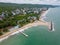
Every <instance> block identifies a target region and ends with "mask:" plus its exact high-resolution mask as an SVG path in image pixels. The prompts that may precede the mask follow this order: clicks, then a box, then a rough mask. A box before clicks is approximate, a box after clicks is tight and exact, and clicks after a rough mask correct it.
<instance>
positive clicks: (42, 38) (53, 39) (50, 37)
mask: <svg viewBox="0 0 60 45" xmlns="http://www.w3.org/2000/svg"><path fill="white" fill-rule="evenodd" d="M46 17H47V18H46V20H47V21H51V20H52V21H53V22H54V25H55V31H53V32H49V31H48V27H46V26H37V27H32V28H29V29H27V30H25V31H24V33H26V34H28V35H29V36H28V37H25V36H23V35H22V34H21V33H19V34H16V35H14V36H11V37H9V38H8V39H6V40H4V41H2V42H0V45H60V8H53V9H50V11H49V12H48V14H47V15H46Z"/></svg>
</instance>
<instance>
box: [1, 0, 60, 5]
mask: <svg viewBox="0 0 60 45" xmlns="http://www.w3.org/2000/svg"><path fill="white" fill-rule="evenodd" d="M0 2H3V3H16V4H50V5H60V0H0Z"/></svg>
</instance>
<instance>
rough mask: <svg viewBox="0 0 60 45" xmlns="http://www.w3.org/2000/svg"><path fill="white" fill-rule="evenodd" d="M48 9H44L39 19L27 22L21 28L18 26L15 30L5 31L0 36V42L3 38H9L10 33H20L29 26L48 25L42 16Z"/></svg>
mask: <svg viewBox="0 0 60 45" xmlns="http://www.w3.org/2000/svg"><path fill="white" fill-rule="evenodd" d="M48 11H49V9H48V10H46V11H45V12H44V13H42V14H41V17H40V21H35V22H33V23H29V24H27V25H24V26H23V27H21V28H19V29H17V30H14V31H11V32H7V33H6V34H4V35H2V36H0V42H2V41H3V40H5V39H7V38H9V37H10V36H12V35H15V34H17V33H20V32H22V31H25V30H26V29H28V28H31V27H33V26H40V25H45V26H49V22H46V21H44V17H45V16H46V14H47V13H48ZM42 16H43V17H42Z"/></svg>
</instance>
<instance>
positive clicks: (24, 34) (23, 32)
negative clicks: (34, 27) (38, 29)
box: [20, 31, 28, 37]
mask: <svg viewBox="0 0 60 45" xmlns="http://www.w3.org/2000/svg"><path fill="white" fill-rule="evenodd" d="M20 33H21V34H23V35H24V36H25V37H28V35H27V34H25V33H24V32H22V31H20Z"/></svg>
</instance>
